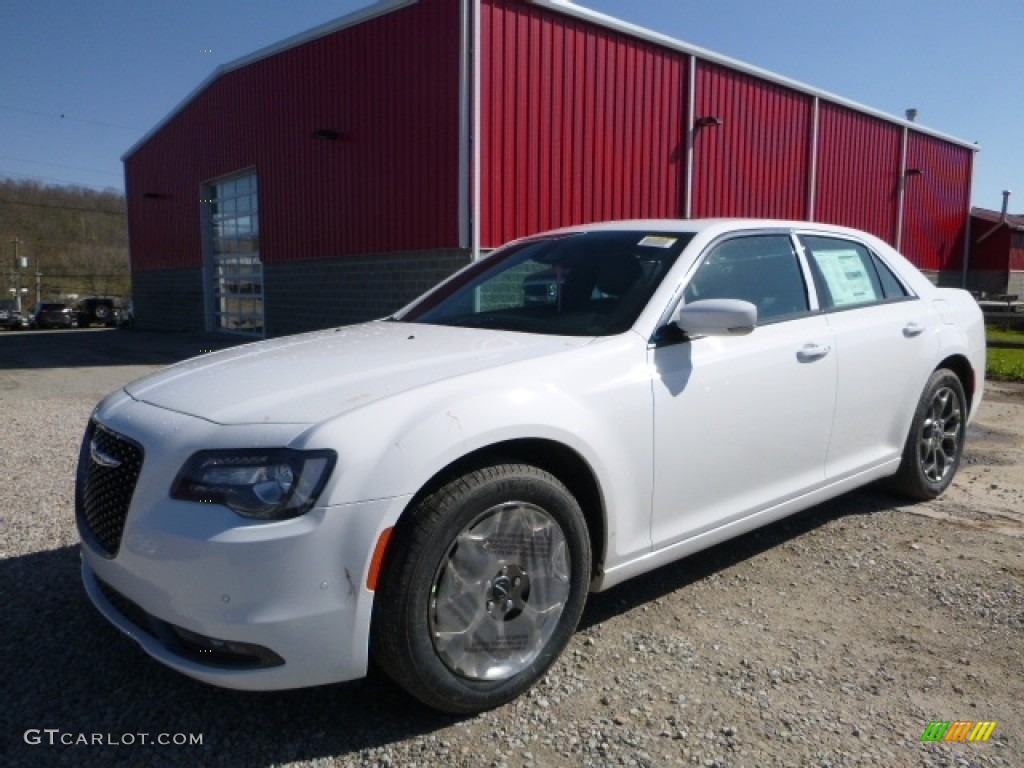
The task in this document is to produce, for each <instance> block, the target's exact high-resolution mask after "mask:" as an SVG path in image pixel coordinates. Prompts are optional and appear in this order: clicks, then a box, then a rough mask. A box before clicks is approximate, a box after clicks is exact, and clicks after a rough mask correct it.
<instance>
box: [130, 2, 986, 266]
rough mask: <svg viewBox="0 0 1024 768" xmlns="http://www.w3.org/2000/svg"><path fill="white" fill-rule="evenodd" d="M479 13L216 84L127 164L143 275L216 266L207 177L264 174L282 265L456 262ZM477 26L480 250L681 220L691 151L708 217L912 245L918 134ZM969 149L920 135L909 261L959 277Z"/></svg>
mask: <svg viewBox="0 0 1024 768" xmlns="http://www.w3.org/2000/svg"><path fill="white" fill-rule="evenodd" d="M460 11H461V3H460V0H421V2H418V3H415V4H413V5H411V6H408V7H405V8H402V9H401V10H397V11H393V12H391V13H387V14H385V15H383V16H379V17H377V18H375V19H372V20H369V21H366V22H364V23H361V24H359V25H357V26H354V27H351V28H348V29H345V30H341V31H338V32H335V33H333V34H331V35H328V36H324V37H322V38H320V39H317V40H315V41H311V42H308V43H305V44H303V45H300V46H297V47H294V48H292V49H290V50H287V51H284V52H281V53H278V54H276V55H273V56H270V57H267V58H264V59H262V60H258V61H255V62H253V63H251V64H248V65H246V66H243V67H241V68H240V69H237V70H235V71H232V72H228V73H226V74H224V75H222V76H221V77H220V78H218V79H217V80H216V81H214V82H212V83H211V84H210V85H209V86H208V87H206V88H205V89H204V90H203V91H202V92H200V93H199V94H198V95H196V96H195V97H194V98H193V100H192V101H191V102H190V103H189V104H187V105H186V106H184V107H183V108H182V109H181V111H180V112H178V113H177V114H175V115H173V116H172V117H171V118H169V120H168V122H167V123H166V124H165V125H163V126H162V127H161V128H160V129H159V130H157V131H156V132H155V133H154V135H153V136H151V137H150V138H149V139H148V140H147V142H146V143H145V144H143V145H141V146H140V147H139V148H137V149H136V151H135V152H134V154H132V155H131V156H130V157H129V158H128V159H127V160H126V173H127V177H128V178H127V187H128V207H129V216H130V221H131V234H130V237H131V249H132V259H133V266H134V268H135V269H154V268H166V267H185V266H199V265H200V264H201V263H202V261H201V252H202V248H201V234H200V232H201V229H200V219H201V217H200V205H201V203H200V202H199V198H200V194H201V190H202V183H203V182H205V181H209V180H211V179H214V178H217V177H218V176H223V175H225V174H229V173H234V172H236V171H240V170H243V169H246V168H254V169H255V170H256V172H257V173H258V174H259V179H260V195H261V198H260V215H261V222H260V223H261V255H262V258H263V259H264V261H285V260H290V259H310V258H321V257H337V256H344V255H347V254H370V253H382V252H399V251H424V250H433V249H446V248H449V249H450V248H458V247H459V246H460V237H459V235H460V199H459V194H460V193H459V189H460V186H459V185H460V181H461V182H462V183H468V181H467V180H465V179H460V178H459V173H460V138H461V137H460V133H459V129H460V107H461V104H460V95H459V85H460V79H459V78H460V70H459V64H460V49H461V42H462V41H461V39H460ZM480 13H481V17H480V28H481V45H480V50H479V52H478V53H479V56H480V69H481V72H480V75H481V82H480V85H479V90H480V105H479V106H480V110H481V135H480V136H479V137H478V138H479V142H478V144H479V153H480V168H479V172H480V177H481V185H480V186H481V199H480V201H479V202H480V221H479V228H480V234H481V237H480V243H479V244H480V245H481V246H482V247H483V248H489V247H493V246H496V245H499V244H500V243H502V242H504V241H507V240H509V239H511V238H514V237H518V236H521V235H526V234H530V233H533V232H537V231H539V230H543V229H548V228H552V227H557V226H562V225H570V224H575V223H581V222H587V221H594V220H601V219H616V218H629V217H661V216H666V217H677V216H682V215H684V213H685V212H686V207H687V198H686V195H687V162H688V158H689V157H690V154H689V152H690V149H691V145H690V142H691V140H692V160H693V163H692V174H691V176H692V198H691V201H690V203H691V206H690V210H691V215H693V216H771V217H784V218H794V219H804V218H808V217H811V216H813V218H815V219H817V220H821V221H828V222H835V223H842V224H847V225H851V226H855V227H859V228H862V229H866V230H868V231H870V232H873V233H875V234H877V235H879V236H880V237H882V238H884V239H886V240H888V241H890V242H893V243H895V242H896V241H897V239H898V238H899V237H900V233H899V221H900V212H899V200H900V194H899V191H900V184H899V182H900V178H901V177H900V159H901V157H902V153H901V148H902V141H903V132H904V126H903V125H902V124H898V123H893V122H889V121H886V120H884V119H881V118H879V117H876V116H872V115H868V114H864V113H861V112H858V111H857V110H856V109H854V108H850V107H847V106H840V105H837V104H834V103H831V102H830V101H829V100H828V99H827V98H824V97H821V98H820V100H819V118H818V132H817V135H816V136H815V135H814V103H815V95H814V94H813V93H808V92H803V91H801V90H799V89H798V88H796V87H795V86H794V87H791V86H790V85H787V84H780V83H776V82H773V81H771V80H770V79H766V78H764V77H761V76H757V75H755V74H750V73H746V72H741V71H739V70H737V69H734V68H731V67H729V66H726V65H725V64H723V63H716V62H713V61H708V60H705V59H701V58H698V59H696V60H694V59H692V58H691V55H690V54H688V53H686V52H685V51H681V50H676V49H675V48H673V47H671V46H667V45H662V44H660V43H659V42H657V41H651V40H645V39H641V38H639V37H636V36H633V35H630V34H628V33H627V32H625V31H623V30H619V29H614V28H611V27H610V26H606V25H604V24H601V23H595V22H593V21H589V20H586V19H582V18H579V17H577V16H575V15H572V14H571V13H569V12H568V11H566V12H561V11H558V10H555V9H551V8H545V7H541V6H538V5H535V4H531V3H526V2H523V1H522V0H481V2H480ZM694 62H695V63H694ZM691 66H695V72H694V75H693V77H694V81H695V84H696V88H695V93H694V94H693V103H694V117H695V118H700V117H709V118H717V120H718V121H719V124H718V125H708V126H705V127H698V128H695V129H694V130H693V132H692V135H690V134H688V120H689V115H688V105H689V103H690V94H689V93H688V90H689V83H690V68H691ZM320 128H327V129H331V130H336V131H339V132H340V133H341V139H340V140H338V141H330V140H322V139H314V138H312V133H313V132H314V131H315V130H317V129H320ZM815 141H816V142H817V150H818V154H817V158H816V163H813V164H812V157H811V155H812V151H813V147H814V146H815ZM972 155H973V152H972V150H971V149H970V148H969V147H966V146H961V145H958V144H955V143H952V142H948V141H945V140H943V139H941V138H937V137H933V136H930V135H927V134H922V133H920V132H919V131H916V130H914V129H910V130H909V142H908V147H907V158H906V161H907V167H910V168H918V169H919V170H921V173H920V174H917V175H914V176H908V177H906V179H905V180H904V187H903V191H904V195H903V201H904V208H903V218H902V221H903V226H902V249H903V251H904V252H905V253H906V254H907V255H908V256H909V257H910V258H911V259H912V260H913V261H915V262H916V263H917V264H918V265H919V266H922V267H923V268H925V269H937V270H943V269H945V270H954V269H958V268H959V266H960V264H961V260H962V254H963V242H964V228H965V223H966V219H967V210H968V204H967V203H968V198H969V192H970V172H971V163H972ZM463 167H464V166H463ZM812 168H814V169H815V174H816V175H815V174H812ZM812 178H813V179H815V186H814V189H815V192H814V196H813V197H814V199H813V201H812V200H811V199H810V198H811V184H812ZM145 193H149V194H150V195H153V197H144V195H145ZM811 203H813V206H814V209H813V211H812V210H811V209H810V205H811Z"/></svg>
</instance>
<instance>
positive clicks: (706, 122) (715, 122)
mask: <svg viewBox="0 0 1024 768" xmlns="http://www.w3.org/2000/svg"><path fill="white" fill-rule="evenodd" d="M721 124H722V119H721V118H720V117H715V116H714V115H705V116H704V117H698V118H697V122H695V123H694V125H695V126H696V127H698V128H710V127H711V126H714V127H716V128H717V127H718V126H720V125H721Z"/></svg>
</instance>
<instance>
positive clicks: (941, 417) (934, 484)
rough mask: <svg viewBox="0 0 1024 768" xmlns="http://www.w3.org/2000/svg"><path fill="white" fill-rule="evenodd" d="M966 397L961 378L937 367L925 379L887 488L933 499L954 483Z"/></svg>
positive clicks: (962, 440) (965, 422)
mask: <svg viewBox="0 0 1024 768" xmlns="http://www.w3.org/2000/svg"><path fill="white" fill-rule="evenodd" d="M966 430H967V398H966V397H965V396H964V388H963V385H962V384H961V383H960V378H959V377H958V376H957V375H956V374H955V373H953V372H952V371H950V370H947V369H945V368H940V369H939V370H937V371H935V373H933V374H932V375H931V378H929V379H928V384H927V385H926V386H925V388H924V392H923V393H922V394H921V399H920V401H919V402H918V404H917V410H916V411H915V412H914V420H913V423H912V424H911V425H910V433H909V434H908V435H907V442H906V445H905V446H904V448H903V459H902V461H901V462H900V468H899V470H898V471H897V472H896V474H895V475H893V477H892V478H891V479H890V481H889V485H890V487H891V488H892V489H893V490H895V491H896V492H898V493H901V494H903V495H905V496H909V497H911V498H914V499H924V500H927V499H934V498H935V497H936V496H938V495H939V494H940V493H942V492H943V491H944V490H946V488H948V487H949V484H950V483H951V482H953V476H954V475H956V471H957V468H958V467H959V466H960V458H961V456H962V455H963V448H964V437H965V432H966Z"/></svg>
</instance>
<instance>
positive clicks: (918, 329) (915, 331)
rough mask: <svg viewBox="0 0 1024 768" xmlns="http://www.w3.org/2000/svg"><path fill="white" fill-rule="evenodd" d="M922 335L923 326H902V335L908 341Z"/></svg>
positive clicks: (916, 324) (911, 323) (915, 324)
mask: <svg viewBox="0 0 1024 768" xmlns="http://www.w3.org/2000/svg"><path fill="white" fill-rule="evenodd" d="M922 333H924V326H923V325H921V324H920V323H915V322H910V323H907V324H906V325H904V326H903V335H904V336H906V337H907V338H908V339H912V338H914V337H915V336H920V335H921V334H922Z"/></svg>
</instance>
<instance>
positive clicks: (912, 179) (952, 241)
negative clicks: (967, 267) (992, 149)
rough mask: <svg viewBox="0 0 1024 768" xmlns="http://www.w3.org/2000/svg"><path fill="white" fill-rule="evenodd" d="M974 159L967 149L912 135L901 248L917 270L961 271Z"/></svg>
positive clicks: (905, 188) (932, 137)
mask: <svg viewBox="0 0 1024 768" xmlns="http://www.w3.org/2000/svg"><path fill="white" fill-rule="evenodd" d="M973 154H974V153H973V151H972V150H971V149H969V148H967V147H962V146H958V145H956V144H952V143H950V142H948V141H943V140H942V139H939V138H936V137H934V136H928V135H925V134H922V133H918V132H916V131H911V132H910V135H909V138H908V142H907V176H906V179H905V182H904V213H903V241H902V244H901V249H902V251H903V252H904V253H905V254H906V255H907V256H908V257H909V258H911V259H912V260H913V261H914V263H915V264H916V265H917V266H918V267H920V268H921V269H927V270H940V271H941V270H955V269H960V268H962V266H963V256H964V238H965V237H966V236H967V221H968V211H969V210H970V197H971V164H972V162H973Z"/></svg>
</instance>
